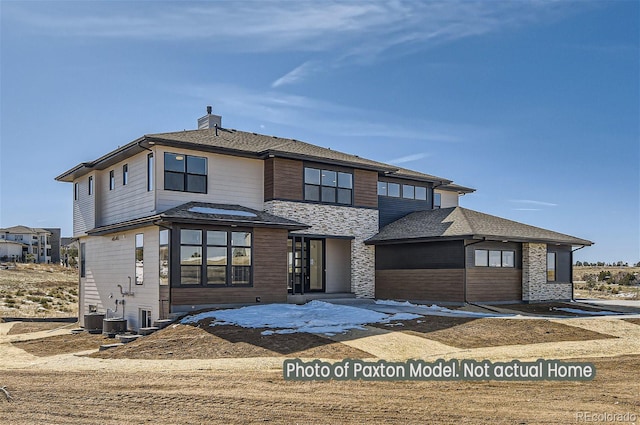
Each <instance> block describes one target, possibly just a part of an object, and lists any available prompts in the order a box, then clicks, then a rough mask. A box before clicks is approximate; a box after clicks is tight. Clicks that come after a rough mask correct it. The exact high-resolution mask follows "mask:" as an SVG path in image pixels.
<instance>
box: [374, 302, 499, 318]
mask: <svg viewBox="0 0 640 425" xmlns="http://www.w3.org/2000/svg"><path fill="white" fill-rule="evenodd" d="M375 303H376V304H379V305H391V306H399V307H414V308H420V309H423V310H424V311H425V314H429V312H434V313H447V314H448V315H453V316H459V317H496V316H509V315H507V314H495V313H478V312H475V311H464V310H452V309H449V308H446V307H440V306H439V305H437V304H433V305H424V304H412V303H410V302H409V301H404V302H400V301H394V300H375Z"/></svg>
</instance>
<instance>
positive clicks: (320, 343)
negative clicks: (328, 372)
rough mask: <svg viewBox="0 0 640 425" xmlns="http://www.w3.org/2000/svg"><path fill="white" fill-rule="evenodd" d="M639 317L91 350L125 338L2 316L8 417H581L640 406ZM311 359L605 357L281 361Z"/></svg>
mask: <svg viewBox="0 0 640 425" xmlns="http://www.w3.org/2000/svg"><path fill="white" fill-rule="evenodd" d="M639 324H640V319H632V318H626V319H618V318H615V319H613V318H587V319H574V318H567V319H551V320H548V319H471V320H470V319H459V318H449V317H437V316H426V317H425V318H424V321H423V322H421V323H417V321H416V320H412V321H405V322H403V325H404V326H388V327H385V326H380V327H368V328H367V330H365V331H351V332H349V333H347V334H345V335H342V336H337V337H331V338H329V337H324V336H318V335H308V334H293V335H270V336H262V335H260V332H259V330H246V329H240V328H235V327H233V326H216V327H209V326H202V325H204V323H201V326H200V327H197V326H191V325H175V326H170V327H169V328H166V329H165V330H162V331H160V332H157V333H156V334H154V335H151V336H149V337H145V338H144V339H142V340H138V341H135V342H133V343H130V344H127V345H125V346H123V347H120V348H116V349H112V350H107V351H104V352H101V353H99V354H97V353H96V354H92V355H90V356H89V357H88V356H87V355H89V352H86V351H84V350H87V349H91V348H96V347H97V346H98V345H99V344H102V343H104V342H105V341H106V342H113V341H114V340H113V339H105V338H103V337H102V336H100V335H89V334H86V333H82V334H78V335H70V334H68V333H64V332H65V331H64V330H60V329H57V330H46V329H43V330H39V331H36V332H31V333H24V334H14V333H12V334H11V335H7V334H8V333H9V332H11V329H12V328H13V327H15V326H18V324H17V323H13V324H10V323H4V324H0V359H2V363H1V364H0V386H6V388H7V389H8V390H9V392H10V395H11V397H12V398H13V400H12V401H11V402H8V401H5V400H4V399H3V398H4V397H3V394H2V393H0V408H1V409H2V410H1V411H2V419H1V420H0V422H1V423H7V424H42V423H46V424H87V423H100V424H123V423H154V424H156V423H157V424H165V423H166V424H183V423H212V424H218V423H221V424H222V423H224V424H231V423H243V424H244V423H249V424H250V423H283V424H285V423H286V424H289V423H300V424H325V423H326V424H334V423H346V424H363V423H372V424H378V423H393V424H414V423H415V424H418V423H420V424H422V423H434V424H484V423H492V424H493V423H495V424H567V423H580V421H579V420H578V418H579V416H578V415H581V414H584V413H581V412H588V413H590V414H602V413H605V412H606V413H610V414H620V415H625V414H627V415H633V414H635V415H639V416H640V382H639V381H638V379H637V374H638V371H639V370H640V326H638V325H639ZM18 329H20V328H18ZM22 329H23V330H29V328H28V327H24V328H22ZM31 330H33V329H31ZM50 334H54V336H51V335H50ZM43 337H46V338H43ZM274 337H275V338H274ZM569 339H570V340H569ZM473 347H478V348H473ZM411 349H415V350H416V351H411ZM72 352H75V353H76V354H70V353H72ZM169 352H171V353H174V354H171V355H169V354H168V353H169ZM407 353H408V354H407ZM414 354H417V355H414ZM252 356H254V357H252ZM299 356H300V357H307V356H308V358H309V359H311V358H324V359H342V358H347V357H360V358H362V357H364V358H369V359H372V360H375V359H377V358H387V359H388V358H404V359H408V358H417V357H420V358H425V359H435V358H458V359H462V358H481V359H490V360H493V361H504V360H505V359H519V360H523V361H526V360H532V359H536V358H547V359H553V358H558V359H564V360H568V359H572V360H574V361H588V362H593V363H594V364H595V366H596V378H595V379H594V380H593V381H586V382H571V381H567V382H551V381H535V382H533V381H529V382H526V381H524V382H496V381H478V382H436V381H429V382H415V381H410V382H407V381H392V382H363V381H328V382H320V381H312V382H293V381H285V380H284V379H283V378H282V361H283V360H284V359H285V358H292V357H299ZM180 359H181V360H180ZM627 417H629V416H627ZM631 417H632V416H631ZM617 423H634V422H632V421H628V422H622V421H618V422H617ZM635 423H638V420H637V419H636V422H635Z"/></svg>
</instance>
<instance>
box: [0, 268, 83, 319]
mask: <svg viewBox="0 0 640 425" xmlns="http://www.w3.org/2000/svg"><path fill="white" fill-rule="evenodd" d="M77 315H78V271H77V270H75V269H70V268H64V267H61V266H58V265H54V264H16V265H15V268H13V269H8V270H6V269H3V268H0V319H1V318H2V317H73V316H77Z"/></svg>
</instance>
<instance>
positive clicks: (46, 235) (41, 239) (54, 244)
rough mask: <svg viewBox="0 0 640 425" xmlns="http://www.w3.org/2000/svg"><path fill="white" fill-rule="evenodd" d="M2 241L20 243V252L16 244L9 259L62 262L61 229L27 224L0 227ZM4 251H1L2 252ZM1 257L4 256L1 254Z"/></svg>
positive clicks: (8, 255) (8, 254)
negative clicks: (42, 227) (32, 226)
mask: <svg viewBox="0 0 640 425" xmlns="http://www.w3.org/2000/svg"><path fill="white" fill-rule="evenodd" d="M0 241H9V242H14V245H15V243H19V244H20V246H21V249H20V253H19V254H18V253H17V248H16V247H15V246H14V247H13V248H11V250H10V251H11V253H9V249H8V245H7V244H6V242H5V247H6V248H7V259H6V260H9V261H20V262H34V263H58V262H60V229H59V228H55V229H40V228H31V227H27V226H21V225H19V226H13V227H7V228H5V229H0ZM2 252H4V251H0V253H2ZM0 258H4V256H3V255H1V254H0Z"/></svg>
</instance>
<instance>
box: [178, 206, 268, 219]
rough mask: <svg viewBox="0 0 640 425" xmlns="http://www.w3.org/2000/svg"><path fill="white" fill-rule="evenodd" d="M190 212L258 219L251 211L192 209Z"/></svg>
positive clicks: (208, 208)
mask: <svg viewBox="0 0 640 425" xmlns="http://www.w3.org/2000/svg"><path fill="white" fill-rule="evenodd" d="M188 211H189V212H194V213H198V214H217V215H235V216H239V217H257V215H255V214H254V213H252V212H249V211H241V210H227V209H223V208H210V207H191V208H189V210H188Z"/></svg>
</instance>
